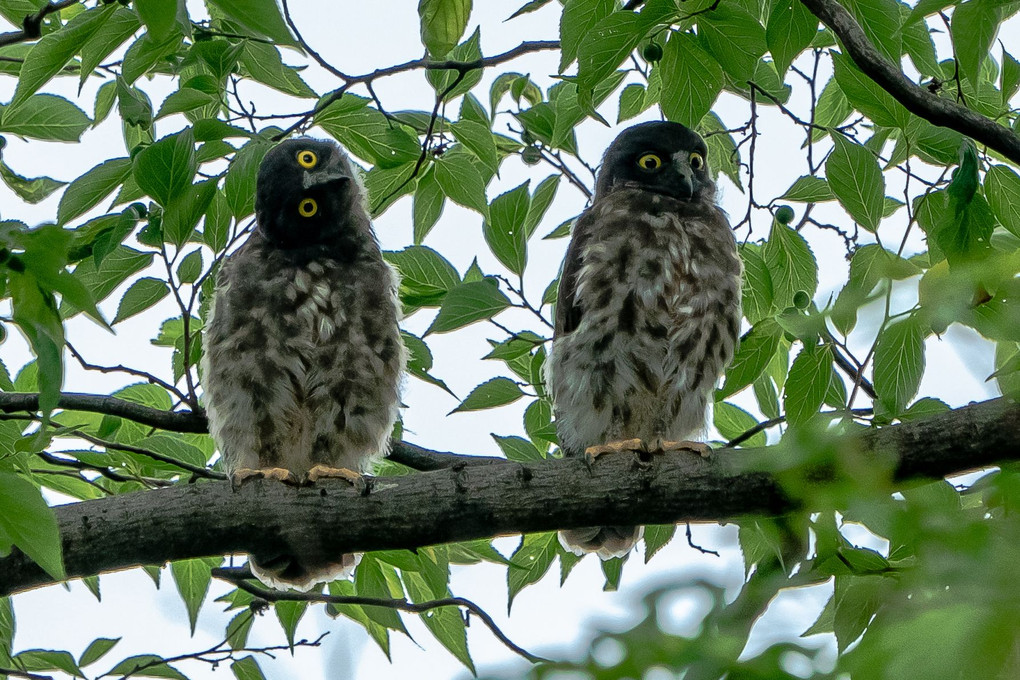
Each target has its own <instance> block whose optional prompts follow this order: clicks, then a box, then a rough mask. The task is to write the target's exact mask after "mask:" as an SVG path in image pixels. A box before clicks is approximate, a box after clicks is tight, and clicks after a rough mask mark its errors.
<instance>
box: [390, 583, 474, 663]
mask: <svg viewBox="0 0 1020 680" xmlns="http://www.w3.org/2000/svg"><path fill="white" fill-rule="evenodd" d="M403 581H404V586H405V587H406V588H407V594H408V596H409V597H410V598H411V600H412V601H413V602H416V603H420V602H427V601H429V600H433V599H437V598H441V597H447V596H448V594H449V591H448V590H445V589H444V590H443V591H442V592H436V591H435V589H433V588H430V587H429V585H428V583H427V582H426V580H425V578H424V577H423V576H422V575H421V574H420V573H417V572H413V571H404V572H403ZM419 618H420V619H421V621H422V623H424V624H425V627H426V628H428V629H429V632H430V633H432V635H434V636H435V638H436V639H437V640H439V642H440V643H441V644H442V645H443V646H444V647H446V649H448V650H449V651H450V653H451V654H453V655H454V656H455V657H456V658H457V660H458V661H460V662H461V663H462V664H464V665H465V666H466V667H467V669H468V670H469V671H471V672H472V673H474V672H475V665H474V662H473V661H472V660H471V654H470V653H469V652H468V646H467V627H466V625H465V623H464V617H463V616H462V615H461V613H460V609H459V608H458V607H437V608H435V609H429V610H427V611H424V612H422V613H421V614H420V615H419Z"/></svg>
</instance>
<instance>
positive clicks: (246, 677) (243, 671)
mask: <svg viewBox="0 0 1020 680" xmlns="http://www.w3.org/2000/svg"><path fill="white" fill-rule="evenodd" d="M250 618H251V616H250V615H249V619H250ZM230 670H231V672H233V674H234V677H235V678H237V680H266V676H265V674H263V673H262V669H261V668H259V662H258V661H256V660H255V657H254V656H252V655H251V654H249V655H248V656H245V657H242V658H240V659H238V660H237V661H233V662H231V664H230Z"/></svg>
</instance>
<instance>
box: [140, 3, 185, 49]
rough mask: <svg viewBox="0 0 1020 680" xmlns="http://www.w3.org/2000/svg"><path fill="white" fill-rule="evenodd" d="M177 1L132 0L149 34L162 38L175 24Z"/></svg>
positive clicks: (158, 38)
mask: <svg viewBox="0 0 1020 680" xmlns="http://www.w3.org/2000/svg"><path fill="white" fill-rule="evenodd" d="M178 3H180V0H134V3H133V4H134V8H135V11H136V12H138V16H140V17H141V19H142V22H143V23H144V24H145V28H146V29H147V30H148V32H149V34H150V35H151V36H153V37H154V38H156V39H157V40H162V39H163V38H165V37H167V35H169V34H170V32H171V31H172V30H173V29H174V27H175V25H176V24H177V11H178ZM180 4H183V3H180ZM182 9H183V8H182ZM185 16H187V10H185Z"/></svg>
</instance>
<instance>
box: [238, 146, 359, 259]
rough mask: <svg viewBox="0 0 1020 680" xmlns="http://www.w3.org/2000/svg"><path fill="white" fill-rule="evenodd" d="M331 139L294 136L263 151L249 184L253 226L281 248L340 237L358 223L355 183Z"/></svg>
mask: <svg viewBox="0 0 1020 680" xmlns="http://www.w3.org/2000/svg"><path fill="white" fill-rule="evenodd" d="M355 172H356V170H355V169H354V168H353V166H352V165H351V162H350V161H349V160H348V158H347V154H345V153H344V152H343V150H342V149H341V148H340V147H339V146H338V145H337V144H335V143H333V142H328V141H323V140H318V139H311V138H309V137H298V138H296V139H288V140H286V141H284V142H281V143H280V144H279V145H278V146H276V147H275V148H273V149H272V150H271V151H269V153H267V154H266V156H265V158H264V159H263V160H262V164H261V165H260V166H259V174H258V180H257V182H256V186H255V214H256V217H257V218H258V229H259V230H260V231H261V232H262V234H263V236H265V237H266V239H268V240H269V241H270V242H271V243H273V245H275V246H276V247H278V248H282V249H291V248H302V247H306V246H313V245H324V244H330V243H335V242H337V241H338V240H344V237H345V236H349V235H350V234H346V233H345V232H349V231H350V230H352V229H353V230H360V229H362V228H363V222H364V220H363V219H358V218H359V216H363V215H364V210H363V209H362V207H361V201H362V198H361V187H360V185H359V183H358V181H357V179H356V175H355Z"/></svg>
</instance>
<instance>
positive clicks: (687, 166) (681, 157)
mask: <svg viewBox="0 0 1020 680" xmlns="http://www.w3.org/2000/svg"><path fill="white" fill-rule="evenodd" d="M673 169H674V170H676V174H677V177H678V179H679V181H678V182H677V185H676V196H677V198H680V199H682V200H685V201H688V200H690V199H691V198H692V197H693V196H694V182H693V181H692V180H693V178H694V170H693V169H692V168H691V158H690V154H688V153H687V152H686V151H678V152H677V153H675V154H673Z"/></svg>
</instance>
